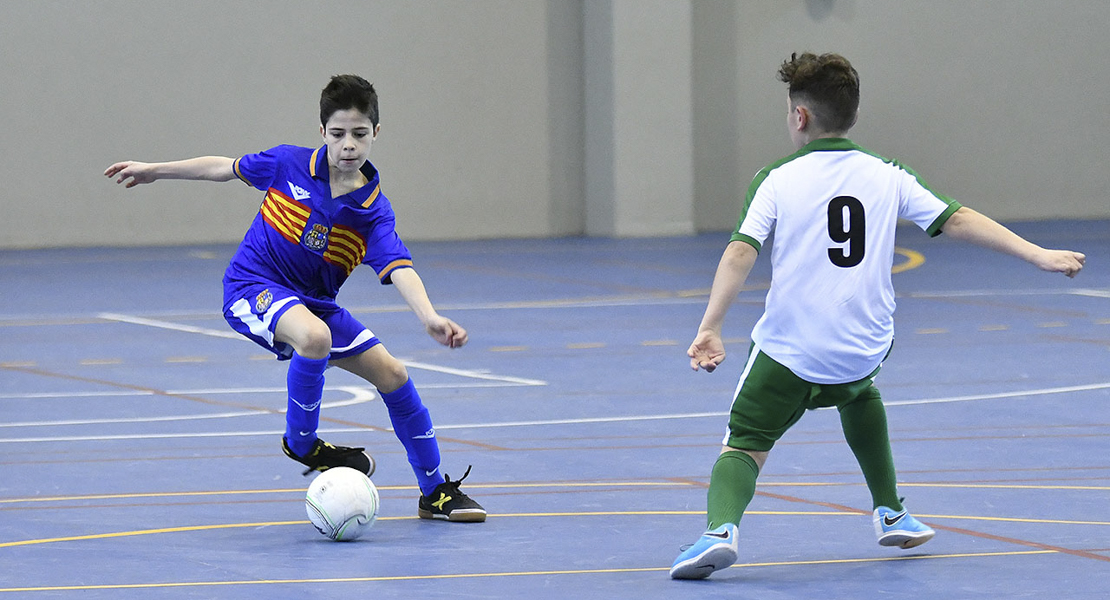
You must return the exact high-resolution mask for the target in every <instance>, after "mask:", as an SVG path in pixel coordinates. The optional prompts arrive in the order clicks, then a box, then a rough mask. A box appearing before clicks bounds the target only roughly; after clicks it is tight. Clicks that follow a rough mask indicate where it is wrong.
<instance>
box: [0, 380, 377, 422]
mask: <svg viewBox="0 0 1110 600" xmlns="http://www.w3.org/2000/svg"><path fill="white" fill-rule="evenodd" d="M329 389H336V390H341V391H344V392H347V393H348V394H350V395H351V397H350V398H348V399H346V400H336V401H333V402H323V403H321V407H322V408H339V407H341V406H351V405H354V404H362V403H363V402H370V401H371V400H375V399H377V398H378V397H379V396H378V393H377V390H375V389H374V388H368V387H357V386H338V387H335V388H329ZM259 391H273V392H281V393H286V390H285V388H240V389H226V390H182V391H180V392H169V393H171V394H172V393H179V394H182V395H186V394H199V393H201V392H205V393H208V394H231V393H258V392H259ZM144 393H146V394H150V393H151V392H144ZM284 413H285V409H284V408H282V409H274V410H243V411H235V412H223V413H208V414H193V415H168V416H161V417H129V418H118V419H67V420H62V421H24V422H16V423H0V428H4V427H55V426H62V425H103V424H108V423H163V422H168V421H194V420H202V419H230V418H235V417H250V416H256V415H272V414H284Z"/></svg>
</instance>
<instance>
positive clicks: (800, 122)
mask: <svg viewBox="0 0 1110 600" xmlns="http://www.w3.org/2000/svg"><path fill="white" fill-rule="evenodd" d="M812 118H813V116H812V115H811V114H810V113H809V109H808V108H806V107H805V105H802V104H799V105H797V106H795V107H794V128H795V129H796V130H798V131H805V129H806V127H809V123H810V121H811V120H812Z"/></svg>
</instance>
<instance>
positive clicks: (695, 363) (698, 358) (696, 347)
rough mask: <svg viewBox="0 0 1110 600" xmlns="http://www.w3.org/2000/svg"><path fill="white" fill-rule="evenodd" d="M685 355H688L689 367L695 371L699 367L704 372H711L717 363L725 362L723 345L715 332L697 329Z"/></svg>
mask: <svg viewBox="0 0 1110 600" xmlns="http://www.w3.org/2000/svg"><path fill="white" fill-rule="evenodd" d="M686 356H689V357H690V368H691V369H693V370H695V371H697V370H698V368H699V367H701V368H702V369H705V372H706V373H712V372H713V370H714V369H716V368H717V365H719V364H721V363H723V362H725V345H724V342H722V341H721V336H720V335H719V334H718V333H717V332H715V331H699V332H698V335H697V337H695V338H694V343H692V344H690V349H689V350H687V351H686Z"/></svg>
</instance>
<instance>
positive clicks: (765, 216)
mask: <svg viewBox="0 0 1110 600" xmlns="http://www.w3.org/2000/svg"><path fill="white" fill-rule="evenodd" d="M769 174H770V171H769V170H766V169H765V170H763V171H760V172H759V174H757V175H756V176H755V179H754V180H753V181H752V184H751V186H749V188H748V195H747V198H745V200H744V207H743V208H741V209H740V220H739V222H737V223H736V230H735V231H733V232H732V238H731V241H734V242H745V243H748V244H751V246H752V247H753V248H755V250H756V252H759V251H760V250H761V249H762V248H763V242H765V241H767V237H768V236H770V235H771V230H773V229H774V228H775V220H776V219H777V218H778V216H777V210H776V207H775V194H774V182H773V181H772V180H771V178H769V177H768V175H769Z"/></svg>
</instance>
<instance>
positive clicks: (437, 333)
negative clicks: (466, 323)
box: [425, 315, 467, 348]
mask: <svg viewBox="0 0 1110 600" xmlns="http://www.w3.org/2000/svg"><path fill="white" fill-rule="evenodd" d="M425 329H426V330H427V331H428V335H430V336H432V338H433V339H435V341H437V342H439V343H441V344H443V345H444V346H447V347H448V348H461V347H462V346H464V345H466V340H467V336H466V330H465V329H463V328H462V327H461V326H460V325H459V324H458V323H456V322H454V321H452V320H451V319H448V318H446V317H441V316H439V315H436V316H435V317H433V318H432V319H431V320H429V321H428V323H427V324H426V325H425Z"/></svg>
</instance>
